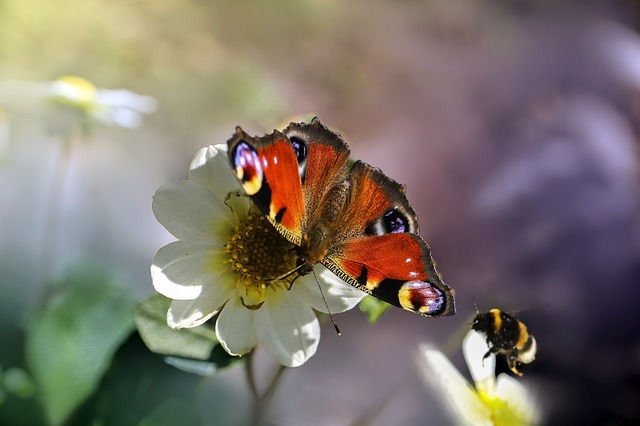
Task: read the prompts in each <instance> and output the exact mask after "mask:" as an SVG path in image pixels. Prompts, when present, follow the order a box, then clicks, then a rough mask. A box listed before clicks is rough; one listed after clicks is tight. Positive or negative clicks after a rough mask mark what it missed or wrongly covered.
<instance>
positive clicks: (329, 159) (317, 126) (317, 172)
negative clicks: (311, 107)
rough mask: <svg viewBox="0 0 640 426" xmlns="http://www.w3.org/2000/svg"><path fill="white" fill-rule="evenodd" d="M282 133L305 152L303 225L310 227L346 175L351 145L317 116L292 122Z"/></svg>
mask: <svg viewBox="0 0 640 426" xmlns="http://www.w3.org/2000/svg"><path fill="white" fill-rule="evenodd" d="M282 133H284V134H285V135H286V136H287V138H288V139H289V141H290V142H291V144H292V145H293V146H295V147H297V150H298V152H301V153H306V154H305V155H300V156H299V157H300V160H301V161H300V163H299V174H300V179H301V182H302V192H303V195H304V204H305V212H306V217H305V223H304V228H305V230H308V228H309V225H311V224H313V223H315V222H316V221H317V218H318V217H319V215H321V214H322V212H323V211H325V212H326V206H328V205H330V200H329V198H330V194H331V192H332V189H333V188H335V187H336V186H337V185H339V184H340V183H341V182H343V181H344V180H345V179H346V178H347V170H346V164H347V161H348V159H349V147H348V146H347V144H346V143H345V142H344V140H343V139H342V137H341V136H340V135H339V134H337V133H335V132H333V131H331V130H330V129H328V128H327V127H326V126H325V125H324V124H322V123H321V122H320V120H319V119H318V118H314V119H313V120H312V121H311V123H291V124H290V125H289V126H288V127H287V128H286V129H284V130H283V131H282ZM329 208H335V206H331V207H329Z"/></svg>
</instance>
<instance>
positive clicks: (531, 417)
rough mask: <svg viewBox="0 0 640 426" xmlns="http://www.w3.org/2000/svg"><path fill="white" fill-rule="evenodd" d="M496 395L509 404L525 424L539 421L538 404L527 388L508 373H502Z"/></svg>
mask: <svg viewBox="0 0 640 426" xmlns="http://www.w3.org/2000/svg"><path fill="white" fill-rule="evenodd" d="M496 395H497V397H498V398H500V399H501V400H503V401H506V402H507V404H509V407H510V408H511V409H512V410H513V411H514V412H515V413H516V414H517V415H518V417H520V418H521V419H523V420H524V423H525V424H536V423H538V421H539V410H538V407H537V404H536V403H535V401H534V400H533V398H532V397H531V395H530V393H529V392H527V389H526V388H525V387H524V386H523V385H522V384H521V383H520V382H519V381H518V380H516V379H515V378H513V377H511V376H509V375H508V374H504V373H503V374H500V375H499V376H498V379H497V383H496Z"/></svg>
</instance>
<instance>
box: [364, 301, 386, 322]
mask: <svg viewBox="0 0 640 426" xmlns="http://www.w3.org/2000/svg"><path fill="white" fill-rule="evenodd" d="M358 307H359V308H360V310H361V311H362V312H364V313H365V314H366V315H367V317H368V319H369V323H370V324H375V323H376V322H378V320H379V319H380V317H381V316H382V315H384V313H385V312H387V310H388V309H389V308H390V307H391V305H390V304H388V303H387V302H383V301H382V300H380V299H376V298H375V297H373V296H367V297H365V298H364V299H362V300H361V301H360V303H359V304H358Z"/></svg>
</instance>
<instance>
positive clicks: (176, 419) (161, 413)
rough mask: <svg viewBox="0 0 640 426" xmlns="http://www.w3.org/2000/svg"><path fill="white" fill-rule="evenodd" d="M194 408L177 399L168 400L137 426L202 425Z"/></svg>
mask: <svg viewBox="0 0 640 426" xmlns="http://www.w3.org/2000/svg"><path fill="white" fill-rule="evenodd" d="M196 411H197V410H196V408H195V407H194V406H193V405H191V404H188V403H186V402H184V401H181V400H179V399H175V398H174V399H170V400H168V401H165V402H164V403H163V404H162V405H160V406H159V407H158V408H156V409H155V410H154V411H153V412H152V413H151V414H149V415H148V416H147V417H145V418H144V419H142V420H141V421H140V423H138V426H175V425H190V426H197V425H201V424H202V419H201V418H200V416H199V415H198V414H197V412H196Z"/></svg>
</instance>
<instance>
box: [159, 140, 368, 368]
mask: <svg viewBox="0 0 640 426" xmlns="http://www.w3.org/2000/svg"><path fill="white" fill-rule="evenodd" d="M226 151H227V146H226V145H216V146H215V147H214V146H210V147H208V148H203V149H201V150H200V151H199V152H198V154H197V155H196V156H195V158H194V159H193V161H192V163H191V166H190V170H189V179H188V180H182V181H175V182H171V183H169V184H166V185H164V186H162V187H161V188H160V189H158V191H157V192H156V194H155V196H154V198H153V211H154V213H155V215H156V218H157V219H158V221H159V222H160V223H161V224H162V225H163V226H164V227H165V228H167V230H168V231H169V232H171V233H172V234H173V235H174V236H175V237H176V238H178V240H179V241H176V242H173V243H170V244H168V245H166V246H164V247H162V248H161V249H160V250H159V251H158V253H157V254H156V256H155V258H154V260H153V264H152V266H151V277H152V279H153V285H154V287H155V289H156V290H157V291H158V292H159V293H161V294H163V295H165V296H167V297H169V298H171V299H173V302H172V303H171V306H170V308H169V311H168V313H167V323H168V324H169V326H170V327H172V328H175V329H179V328H183V327H196V326H198V325H201V324H202V323H204V322H205V321H207V320H208V319H210V318H211V317H212V316H214V315H216V314H218V317H217V319H216V325H215V329H216V334H217V337H218V340H219V341H220V343H221V344H222V346H223V347H224V348H225V350H226V351H227V352H228V353H230V354H232V355H242V354H246V353H247V352H249V351H251V349H252V348H254V347H255V346H256V345H257V344H261V345H262V346H263V347H264V349H265V350H266V351H267V352H268V353H269V354H270V355H271V356H272V357H274V358H275V359H276V360H277V361H278V362H279V363H280V364H282V365H285V366H289V367H295V366H299V365H302V364H304V363H305V362H306V361H307V360H308V359H309V358H310V357H311V356H312V355H313V354H314V353H315V352H316V349H317V347H318V342H319V339H320V324H319V322H318V319H317V317H316V314H315V312H314V310H316V311H321V312H327V305H328V308H329V310H330V312H332V313H338V312H344V311H346V310H348V309H351V308H353V307H354V306H355V305H356V304H357V303H358V302H359V301H360V299H362V297H364V295H365V294H364V293H363V292H361V291H360V290H357V289H355V288H353V287H351V286H349V285H348V284H346V283H344V282H343V281H341V280H340V279H338V278H337V277H336V276H334V275H333V274H332V273H331V272H329V271H328V270H327V269H326V268H324V267H323V266H321V265H316V266H315V268H314V272H315V275H316V276H317V277H318V280H319V281H320V285H322V289H323V292H324V295H325V297H326V304H325V302H324V301H323V298H322V295H321V293H320V289H319V286H318V283H316V280H315V278H314V274H309V275H306V276H303V277H299V278H298V279H296V280H295V282H293V283H291V280H292V279H293V277H292V278H290V279H288V280H284V281H270V280H273V279H274V278H276V277H280V276H282V275H283V274H285V273H286V272H288V271H290V270H291V269H293V267H295V260H296V259H295V250H294V247H293V246H292V245H291V243H289V242H288V241H286V240H285V239H284V238H282V237H281V236H280V235H279V234H277V232H276V231H275V229H274V228H273V226H272V225H271V224H270V223H269V222H268V221H267V220H266V218H265V217H264V216H263V215H262V214H260V213H259V212H257V210H256V209H254V208H253V207H252V204H251V201H250V199H249V198H248V197H247V196H244V195H241V194H239V191H241V189H240V185H239V183H238V182H237V180H236V178H235V176H234V175H233V173H232V171H231V169H230V166H229V160H228V158H227V152H226ZM289 287H290V288H289Z"/></svg>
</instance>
